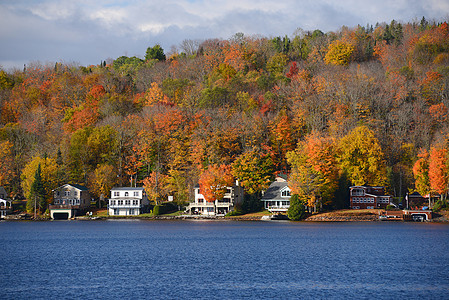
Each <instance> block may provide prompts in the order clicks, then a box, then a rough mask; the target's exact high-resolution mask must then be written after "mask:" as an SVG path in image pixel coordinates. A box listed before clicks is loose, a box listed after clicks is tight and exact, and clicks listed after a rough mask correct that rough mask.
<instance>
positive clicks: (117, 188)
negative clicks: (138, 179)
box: [111, 186, 144, 191]
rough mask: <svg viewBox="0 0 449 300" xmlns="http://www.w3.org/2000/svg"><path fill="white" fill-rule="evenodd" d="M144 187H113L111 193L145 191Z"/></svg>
mask: <svg viewBox="0 0 449 300" xmlns="http://www.w3.org/2000/svg"><path fill="white" fill-rule="evenodd" d="M143 189H144V188H143V187H129V186H123V187H118V186H117V187H113V188H112V189H111V191H135V190H139V191H141V190H143Z"/></svg>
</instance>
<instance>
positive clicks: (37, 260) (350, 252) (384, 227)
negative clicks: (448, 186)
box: [0, 220, 449, 299]
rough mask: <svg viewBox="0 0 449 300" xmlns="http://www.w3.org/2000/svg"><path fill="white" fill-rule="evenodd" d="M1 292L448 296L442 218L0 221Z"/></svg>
mask: <svg viewBox="0 0 449 300" xmlns="http://www.w3.org/2000/svg"><path fill="white" fill-rule="evenodd" d="M0 257H1V264H0V266H1V269H0V283H1V284H0V299H120V298H122V299H300V298H301V299H325V298H326V299H328V298H331V299H345V298H357V299H374V298H375V299H399V298H416V299H418V298H421V299H449V225H447V224H424V223H402V222H400V223H388V222H375V223H358V222H349V223H304V222H299V223H294V222H233V221H223V222H221V221H143V220H141V221H91V222H88V221H53V222H0Z"/></svg>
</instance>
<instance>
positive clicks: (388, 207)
mask: <svg viewBox="0 0 449 300" xmlns="http://www.w3.org/2000/svg"><path fill="white" fill-rule="evenodd" d="M393 209H396V207H395V206H394V205H391V204H388V205H387V207H386V210H393Z"/></svg>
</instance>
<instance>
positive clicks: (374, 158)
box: [338, 126, 387, 186]
mask: <svg viewBox="0 0 449 300" xmlns="http://www.w3.org/2000/svg"><path fill="white" fill-rule="evenodd" d="M338 161H339V162H340V167H341V169H342V170H343V171H345V172H346V173H347V174H348V178H349V179H350V180H351V182H352V183H353V184H355V185H364V184H369V185H378V186H383V185H384V184H385V183H386V173H387V172H386V162H385V159H384V154H383V152H382V149H381V147H380V143H379V141H378V139H377V138H376V137H375V136H374V133H373V132H372V131H371V130H369V129H368V128H367V127H366V126H359V127H356V128H355V129H353V130H352V131H351V132H350V133H349V134H348V135H346V136H345V137H343V138H342V139H341V140H340V143H339V157H338Z"/></svg>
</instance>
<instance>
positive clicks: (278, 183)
mask: <svg viewBox="0 0 449 300" xmlns="http://www.w3.org/2000/svg"><path fill="white" fill-rule="evenodd" d="M290 193H291V190H290V188H289V187H288V182H287V180H285V179H284V178H282V177H276V180H275V181H274V182H273V183H271V184H270V186H269V187H268V189H267V190H266V191H265V193H264V195H263V196H262V199H261V201H262V202H263V207H264V208H265V209H268V210H269V211H270V212H272V213H286V212H287V210H288V208H289V207H290V196H291V195H290Z"/></svg>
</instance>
